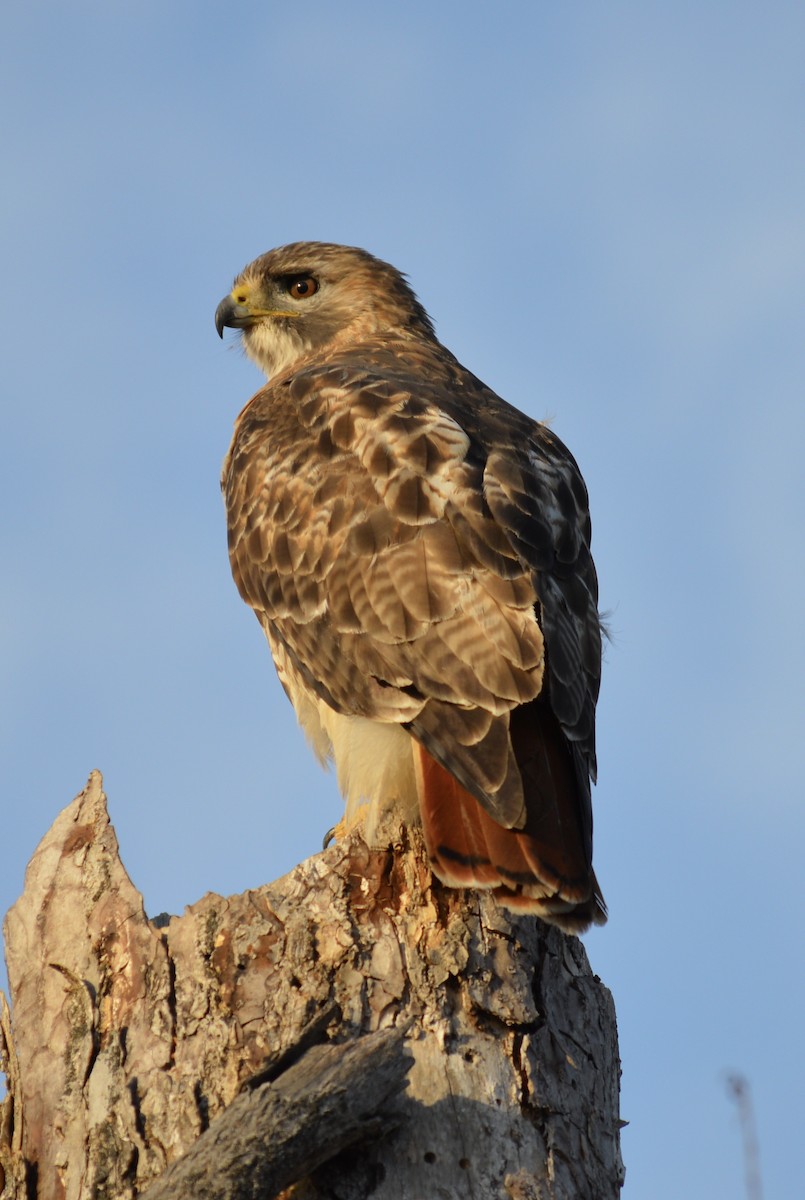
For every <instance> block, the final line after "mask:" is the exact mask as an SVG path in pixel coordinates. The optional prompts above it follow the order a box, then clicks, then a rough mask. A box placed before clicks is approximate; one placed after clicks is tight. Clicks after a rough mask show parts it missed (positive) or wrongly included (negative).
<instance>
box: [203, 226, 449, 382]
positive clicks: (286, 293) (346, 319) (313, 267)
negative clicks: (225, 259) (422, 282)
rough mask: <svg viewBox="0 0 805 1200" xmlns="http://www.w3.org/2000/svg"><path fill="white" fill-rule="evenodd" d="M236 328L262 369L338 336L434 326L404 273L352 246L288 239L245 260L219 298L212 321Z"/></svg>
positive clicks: (281, 365)
mask: <svg viewBox="0 0 805 1200" xmlns="http://www.w3.org/2000/svg"><path fill="white" fill-rule="evenodd" d="M225 326H229V327H230V328H234V329H241V330H242V331H243V346H244V349H245V351H246V353H247V354H248V355H249V357H250V358H251V359H252V360H253V361H254V362H255V363H257V365H258V367H260V368H261V369H262V370H263V371H265V373H266V375H276V374H279V373H280V372H282V371H285V370H287V369H288V368H290V367H292V366H293V365H294V363H295V362H296V361H297V360H299V359H301V358H303V357H304V356H305V355H306V354H308V353H310V352H311V351H318V352H321V350H322V349H323V348H324V347H327V346H329V345H333V346H337V345H338V344H339V342H341V341H342V340H343V341H344V342H349V343H350V344H354V343H355V342H359V341H361V340H362V338H364V337H370V336H374V335H377V334H378V333H386V332H400V333H402V332H404V331H408V332H410V333H413V334H415V335H418V336H419V337H422V336H423V335H424V336H427V337H432V336H433V326H432V325H431V322H430V318H429V317H428V314H427V313H426V312H425V310H424V308H423V307H422V305H421V304H420V303H419V301H418V300H417V298H416V296H415V295H414V293H413V292H412V291H411V288H410V287H409V286H408V284H407V283H406V281H405V278H404V277H403V276H402V275H401V274H400V272H399V271H397V270H395V268H394V267H392V266H389V264H388V263H385V262H381V260H380V259H379V258H374V257H373V256H372V255H371V254H368V253H367V252H366V251H365V250H359V249H358V248H357V247H355V246H336V245H333V244H331V243H328V242H294V243H293V244H292V245H290V246H280V247H279V249H277V250H269V252H268V254H263V255H261V256H260V258H256V259H255V260H254V262H253V263H250V265H249V266H248V267H246V268H245V270H243V271H241V273H240V275H238V277H237V279H236V280H235V283H234V286H233V288H232V291H231V292H230V293H229V295H228V296H226V297H225V299H223V300H222V301H221V303H220V304H219V305H218V308H217V310H216V313H215V327H216V329H217V330H218V333H219V335H220V336H221V337H223V333H224V327H225Z"/></svg>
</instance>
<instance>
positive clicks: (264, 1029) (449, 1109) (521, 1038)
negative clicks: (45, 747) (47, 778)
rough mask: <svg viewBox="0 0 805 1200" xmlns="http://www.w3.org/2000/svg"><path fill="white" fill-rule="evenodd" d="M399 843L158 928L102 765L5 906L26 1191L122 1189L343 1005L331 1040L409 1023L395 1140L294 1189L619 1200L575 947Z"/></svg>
mask: <svg viewBox="0 0 805 1200" xmlns="http://www.w3.org/2000/svg"><path fill="white" fill-rule="evenodd" d="M390 836H391V839H392V841H393V846H392V845H391V844H389V845H387V846H385V847H383V848H381V849H377V850H376V849H370V848H368V847H367V846H366V845H365V843H364V842H363V841H362V839H361V838H360V836H359V835H357V834H353V835H351V836H350V837H347V838H345V839H344V840H342V841H339V842H338V843H336V844H335V845H334V846H331V847H330V848H329V849H328V850H327V851H325V852H324V853H322V854H319V855H316V856H315V857H314V858H311V859H309V860H307V861H306V862H304V863H302V864H300V866H299V867H297V868H296V869H295V870H294V871H292V872H291V873H290V874H289V875H287V876H286V877H285V878H283V879H281V880H278V881H277V882H276V883H273V884H270V885H269V886H267V887H264V888H260V889H258V890H256V891H251V892H246V893H244V895H242V896H232V897H228V898H223V897H220V896H215V895H208V896H205V897H204V898H203V899H202V900H200V901H199V902H198V903H197V904H195V905H193V906H192V907H191V908H189V909H187V910H186V911H185V913H184V915H183V916H181V917H173V918H170V919H165V920H164V921H157V922H152V921H148V919H147V918H146V917H145V914H144V912H143V906H142V899H141V897H140V895H139V893H138V892H137V891H136V889H135V888H134V887H133V885H132V884H131V882H130V880H129V879H128V876H127V875H126V872H125V870H124V868H123V866H122V864H121V862H120V856H119V852H118V847H117V841H116V839H115V835H114V831H113V830H112V827H111V825H110V823H109V818H108V814H107V810H106V802H105V797H104V796H103V792H102V789H101V780H100V777H99V776H98V775H97V774H96V775H93V776H92V777H91V778H90V782H89V784H88V786H87V788H86V789H85V791H84V792H83V793H82V794H81V795H80V796H79V797H77V799H76V800H75V801H74V802H73V803H72V804H71V805H70V806H69V807H68V808H67V809H65V811H64V812H63V813H61V814H60V816H59V817H58V818H57V820H56V822H55V823H54V825H53V828H52V829H51V830H50V831H49V833H48V834H47V835H46V837H45V838H44V839H43V841H42V843H41V844H40V846H39V848H38V849H37V851H36V854H35V855H34V858H33V860H32V862H31V864H30V866H29V869H28V872H27V875H26V883H25V890H24V893H23V896H22V897H21V899H20V900H19V901H18V902H17V904H16V905H15V906H14V908H13V909H12V910H11V912H10V913H9V914H8V917H7V920H6V926H5V932H6V953H7V961H8V967H9V979H10V984H11V994H12V1001H13V1008H12V1012H13V1043H14V1044H13V1048H12V1053H14V1054H16V1060H15V1061H16V1062H17V1064H18V1068H15V1070H14V1071H13V1072H12V1073H11V1076H10V1085H9V1086H10V1095H9V1098H8V1099H7V1101H6V1108H5V1112H6V1113H8V1112H10V1111H12V1112H13V1113H14V1114H15V1116H14V1120H13V1121H12V1122H11V1128H12V1131H13V1132H12V1133H9V1132H8V1122H7V1121H6V1124H5V1125H4V1124H3V1122H0V1154H2V1155H4V1156H5V1157H0V1162H3V1163H6V1162H8V1163H9V1164H10V1166H9V1167H7V1168H6V1174H7V1176H8V1177H9V1178H11V1179H13V1180H15V1181H17V1180H19V1179H21V1178H22V1176H23V1174H24V1172H25V1171H27V1172H28V1174H29V1176H31V1177H32V1178H34V1179H35V1184H36V1186H35V1195H36V1197H37V1200H89V1198H90V1197H92V1198H93V1200H100V1198H101V1197H109V1200H129V1198H131V1200H133V1198H134V1197H136V1196H138V1195H140V1194H142V1192H143V1191H145V1189H146V1188H147V1187H149V1186H150V1185H153V1184H154V1183H155V1181H156V1180H157V1179H158V1178H159V1177H160V1176H161V1175H162V1174H163V1172H164V1171H165V1170H166V1169H167V1168H168V1167H169V1166H170V1165H171V1164H172V1163H175V1162H177V1160H179V1159H180V1158H181V1157H182V1156H183V1155H185V1154H186V1153H187V1152H188V1150H190V1148H191V1147H192V1146H193V1145H194V1144H195V1143H196V1142H197V1139H198V1138H199V1137H200V1136H201V1135H202V1134H204V1132H205V1131H206V1130H207V1129H208V1128H209V1127H210V1123H211V1122H212V1121H214V1120H215V1118H216V1117H218V1116H220V1114H222V1113H223V1112H224V1111H225V1110H226V1109H227V1108H228V1107H229V1106H231V1105H232V1104H233V1103H237V1102H238V1101H237V1097H238V1096H239V1093H240V1089H241V1086H242V1084H243V1083H244V1082H245V1081H246V1080H247V1079H248V1078H250V1077H252V1076H254V1075H255V1073H257V1072H260V1071H261V1070H263V1069H264V1068H265V1066H266V1064H267V1063H276V1061H277V1060H278V1059H279V1058H280V1056H281V1055H282V1054H283V1052H284V1051H286V1050H287V1049H288V1048H290V1047H293V1046H294V1045H295V1044H296V1043H297V1042H298V1039H299V1037H300V1035H301V1034H302V1033H303V1031H304V1030H305V1029H306V1027H307V1026H308V1025H309V1023H310V1021H311V1020H312V1019H314V1018H315V1017H316V1016H317V1015H320V1014H322V1013H324V1012H325V1011H326V1010H327V1009H328V1008H329V1007H330V1006H331V1005H332V1004H333V1003H336V1004H337V1005H338V1006H339V1008H340V1011H341V1013H342V1019H341V1021H340V1023H339V1024H338V1026H337V1031H336V1030H332V1031H331V1033H335V1034H336V1038H337V1041H339V1042H342V1041H343V1042H348V1041H351V1040H353V1039H355V1040H356V1044H357V1045H360V1044H361V1040H362V1039H363V1038H364V1037H365V1035H367V1034H371V1033H374V1032H375V1031H377V1030H382V1029H395V1028H399V1027H400V1026H404V1025H405V1026H407V1025H408V1024H409V1023H410V1026H411V1027H410V1031H409V1041H408V1045H409V1046H410V1051H411V1054H412V1056H413V1066H412V1068H411V1071H410V1074H409V1077H408V1086H407V1088H406V1089H405V1091H404V1092H402V1093H400V1094H399V1095H398V1096H397V1097H396V1098H395V1099H393V1100H392V1101H390V1102H389V1105H388V1106H384V1111H386V1108H387V1110H388V1120H389V1129H388V1134H387V1136H386V1137H384V1138H383V1139H382V1140H380V1141H376V1142H372V1143H370V1144H367V1145H361V1146H360V1147H357V1148H353V1149H347V1150H345V1151H343V1152H341V1153H339V1154H337V1155H336V1156H335V1157H334V1158H332V1159H329V1161H327V1162H326V1163H324V1164H323V1165H322V1166H320V1167H319V1168H318V1169H317V1170H314V1171H313V1173H312V1174H311V1175H309V1176H308V1178H307V1179H306V1181H305V1182H304V1184H303V1185H302V1190H299V1189H296V1190H295V1191H294V1196H295V1197H299V1198H300V1200H301V1197H302V1196H304V1200H315V1198H319V1197H320V1198H325V1197H326V1198H330V1200H331V1198H333V1197H335V1196H337V1197H339V1200H363V1198H364V1197H367V1196H369V1195H371V1196H372V1197H373V1200H431V1198H433V1200H436V1198H437V1197H438V1198H439V1200H452V1198H454V1200H466V1198H467V1197H478V1198H479V1200H497V1198H500V1200H505V1198H506V1197H509V1198H511V1197H517V1198H519V1200H530V1198H531V1197H539V1200H585V1198H587V1197H589V1198H590V1200H593V1198H594V1200H609V1198H611V1197H613V1198H614V1197H616V1196H617V1195H618V1192H619V1188H620V1183H621V1179H622V1167H621V1163H620V1156H619V1148H618V1147H619V1122H618V1075H619V1064H618V1055H617V1039H616V1028H615V1015H614V1010H613V1006H612V1001H611V997H610V995H609V993H608V992H607V990H606V988H604V987H603V985H602V984H601V982H600V981H599V980H598V979H597V978H596V977H595V976H594V975H593V974H592V973H591V971H590V968H589V964H588V962H587V958H586V955H585V953H584V949H583V947H582V945H581V943H580V942H579V941H578V940H577V939H575V938H570V937H566V936H565V935H563V934H561V933H560V932H559V931H557V930H555V929H551V928H549V927H548V926H546V925H544V924H542V923H541V922H539V921H537V920H536V919H534V918H529V917H526V918H512V917H511V916H510V915H508V914H507V913H505V912H504V911H502V910H500V909H499V908H498V907H497V906H496V904H495V902H494V900H492V899H491V897H489V896H484V895H478V894H477V893H462V892H456V891H450V890H447V889H444V888H442V887H441V886H440V885H439V884H438V883H437V882H436V881H434V880H433V879H432V877H431V874H430V871H429V869H428V866H427V860H426V855H425V854H424V852H423V849H422V846H421V844H420V841H419V839H418V837H417V836H416V834H415V833H411V832H410V831H405V830H403V829H397V830H392V831H390ZM362 1090H363V1088H362V1086H361V1089H360V1091H359V1096H358V1100H359V1102H360V1095H361V1092H362ZM270 1091H271V1089H269V1092H270ZM9 1105H10V1106H11V1107H10V1108H9ZM369 1110H370V1105H369V1104H368V1102H367V1107H366V1109H365V1111H366V1112H367V1113H368V1112H369ZM361 1111H364V1110H361ZM4 1128H5V1129H6V1133H3V1132H2V1130H3V1129H4ZM14 1139H16V1140H14ZM12 1141H13V1142H14V1144H13V1145H12ZM306 1169H309V1168H306ZM13 1186H14V1188H17V1189H19V1186H20V1185H19V1183H18V1182H14V1185H13ZM11 1197H14V1200H17V1198H19V1200H24V1193H23V1192H22V1191H20V1190H16V1191H15V1190H9V1184H8V1182H7V1184H6V1193H5V1194H3V1196H2V1200H10V1198H11Z"/></svg>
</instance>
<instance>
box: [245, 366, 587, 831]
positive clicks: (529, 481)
mask: <svg viewBox="0 0 805 1200" xmlns="http://www.w3.org/2000/svg"><path fill="white" fill-rule="evenodd" d="M223 484H224V489H225V492H226V501H227V510H228V516H229V535H230V555H231V561H232V567H233V572H234V575H235V579H236V582H237V584H238V587H239V588H240V591H241V594H242V595H243V597H244V599H245V600H246V601H247V603H249V604H250V605H251V606H252V607H253V608H254V609H255V611H256V612H257V614H258V616H259V617H260V619H261V621H262V623H263V624H264V626H265V628H266V630H267V632H268V634H269V640H270V641H271V642H272V645H273V646H280V647H281V648H282V653H283V656H284V658H285V659H286V660H287V661H288V662H290V663H291V664H292V667H293V670H294V672H295V673H296V675H297V677H298V678H299V679H300V680H302V681H304V684H305V686H306V687H307V688H308V689H309V690H310V691H311V692H312V693H315V694H316V695H318V696H319V697H321V698H323V699H324V700H325V701H326V702H327V703H328V704H329V705H331V707H332V708H334V709H335V710H336V711H337V712H341V713H347V714H356V715H361V716H366V717H372V718H374V719H377V720H381V721H393V722H398V723H401V724H405V725H406V726H407V727H408V728H409V729H410V730H411V731H412V733H413V734H414V736H415V737H416V739H417V740H418V741H419V742H420V743H421V744H422V745H423V746H425V747H426V748H427V750H428V752H429V754H430V755H431V756H432V757H433V758H434V759H435V760H436V761H437V762H438V763H440V764H441V765H442V766H443V767H445V768H446V769H447V770H448V771H449V772H450V774H451V775H452V776H453V777H455V779H456V780H457V781H458V782H459V783H460V784H461V785H462V786H463V787H464V788H465V789H466V790H467V791H468V792H469V793H470V794H471V795H472V796H474V797H475V798H476V799H477V800H478V801H480V803H481V804H482V805H483V806H484V808H485V809H486V810H487V811H488V812H489V814H490V815H491V817H492V818H493V820H494V821H495V822H497V823H499V824H500V825H503V826H506V827H512V826H514V827H521V828H522V827H524V826H525V825H526V823H527V820H528V813H527V811H526V801H525V797H524V792H523V776H522V773H521V770H520V769H519V768H518V765H517V760H516V755H515V749H514V745H513V742H514V741H515V740H516V739H515V738H514V733H513V730H512V729H511V728H510V726H511V715H510V714H511V713H512V711H514V710H517V709H518V708H519V706H522V705H526V706H527V705H528V704H529V703H530V702H531V701H533V700H535V699H536V697H537V696H539V695H540V694H541V693H543V697H545V696H546V695H547V700H548V703H549V705H550V708H551V710H552V712H553V713H554V714H555V717H556V719H557V721H558V723H559V726H560V727H561V729H562V731H563V733H564V736H565V737H566V738H567V739H568V740H569V742H570V743H571V745H572V746H573V747H574V749H573V752H572V753H573V757H574V762H575V764H576V768H575V769H576V770H577V773H578V775H579V777H580V779H581V778H583V781H584V785H583V786H584V789H585V792H584V795H585V796H586V800H585V801H584V805H586V812H585V814H584V817H583V824H584V826H585V834H584V838H583V840H584V841H585V842H586V841H588V840H589V832H588V831H589V828H590V819H589V772H591V771H593V770H594V742H593V714H594V707H595V698H596V695H597V688H598V670H599V667H598V664H599V661H600V636H599V626H598V615H597V611H596V582H595V572H594V569H593V565H592V560H591V558H590V554H589V520H588V517H587V507H586V493H585V490H584V485H583V483H582V481H581V477H580V475H579V473H578V469H577V467H576V465H575V463H574V461H573V459H572V458H571V456H570V455H569V454H568V452H567V451H566V450H565V449H564V447H563V446H562V445H561V443H559V442H558V441H557V440H556V439H554V438H553V437H552V436H551V435H550V434H549V433H548V432H547V431H545V430H544V428H543V427H541V426H538V425H536V424H535V423H534V422H532V421H530V420H528V418H526V417H525V416H523V415H522V414H521V413H519V412H518V411H517V410H516V409H513V408H511V407H510V406H509V405H506V404H505V403H504V402H503V401H501V400H500V399H499V398H498V397H496V396H495V395H494V393H492V392H490V391H489V390H488V389H486V388H485V387H484V386H483V385H482V384H481V383H480V382H479V381H478V380H476V379H475V378H474V377H473V376H472V375H470V374H469V373H468V372H466V371H464V370H463V368H461V367H459V366H458V364H456V363H455V360H453V359H452V357H451V356H449V355H448V354H447V352H446V351H443V350H441V348H438V347H434V348H433V349H431V348H425V349H422V348H418V349H416V350H411V351H409V352H406V349H405V347H401V348H400V350H399V351H398V352H396V353H394V354H389V353H388V352H387V351H384V350H378V351H377V353H376V354H375V355H374V356H373V355H371V354H368V353H367V351H366V350H365V349H364V350H363V352H362V354H361V357H360V360H358V359H357V358H356V359H355V360H354V361H353V360H351V359H350V356H349V355H344V356H342V358H341V359H336V360H334V361H333V362H332V363H331V364H330V365H329V366H320V367H317V368H311V369H308V370H304V371H302V372H300V373H298V374H297V375H295V376H293V377H292V378H290V379H289V380H287V381H280V382H277V383H273V384H270V385H269V386H267V387H266V388H265V389H264V390H263V391H262V392H260V393H258V395H257V396H256V397H255V398H254V399H253V400H252V402H251V403H250V404H249V405H248V406H247V408H246V409H245V410H244V413H243V414H242V416H241V418H240V420H239V423H238V427H237V429H236V433H235V438H234V440H233V444H232V447H231V450H230V454H229V457H228V459H227V462H226V464H225V467H224V480H223ZM535 613H536V615H537V617H538V621H537V620H535ZM538 622H539V623H538ZM540 626H541V627H542V628H541V629H540ZM543 635H544V638H543ZM545 644H547V681H548V687H547V693H545V692H544V691H543V674H544V665H545Z"/></svg>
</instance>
